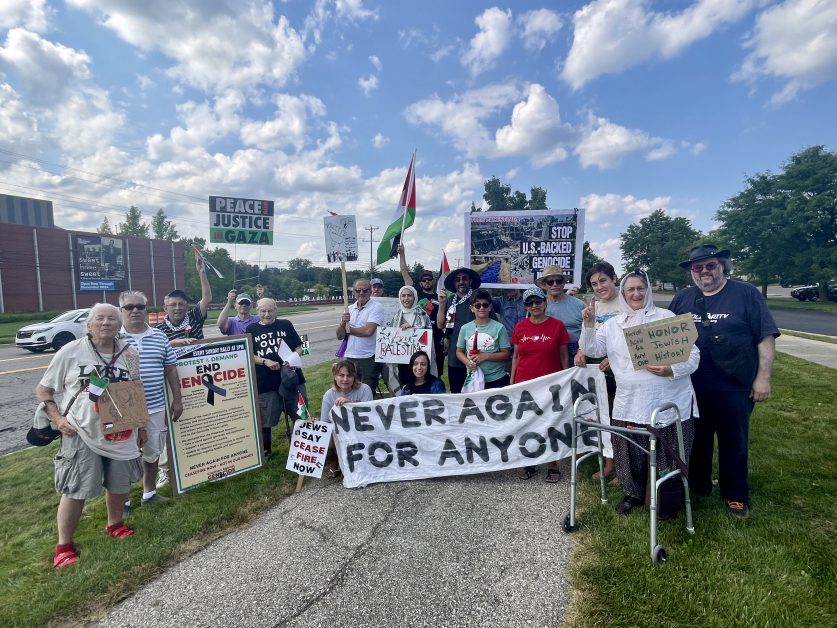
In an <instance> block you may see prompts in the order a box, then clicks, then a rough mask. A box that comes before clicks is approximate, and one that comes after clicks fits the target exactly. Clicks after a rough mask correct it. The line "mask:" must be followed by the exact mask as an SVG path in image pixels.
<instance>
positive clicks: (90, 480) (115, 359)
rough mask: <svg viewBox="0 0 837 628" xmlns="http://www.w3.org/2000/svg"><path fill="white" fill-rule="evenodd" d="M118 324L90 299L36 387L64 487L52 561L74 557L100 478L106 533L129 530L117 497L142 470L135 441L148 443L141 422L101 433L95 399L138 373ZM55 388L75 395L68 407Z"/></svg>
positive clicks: (111, 310) (108, 309)
mask: <svg viewBox="0 0 837 628" xmlns="http://www.w3.org/2000/svg"><path fill="white" fill-rule="evenodd" d="M121 327H122V319H121V318H120V315H119V309H118V308H117V307H116V306H114V305H109V304H107V303H97V304H96V305H94V306H93V307H92V308H91V310H90V315H89V316H88V319H87V335H86V336H85V337H84V338H79V339H78V340H74V341H73V342H70V343H68V344H66V345H65V346H64V347H62V348H61V350H60V351H59V352H58V353H56V354H55V357H54V358H53V359H52V362H50V363H49V366H48V367H47V370H46V372H45V373H44V376H43V378H42V379H41V382H40V383H39V384H38V386H37V387H36V388H35V395H36V397H37V398H38V401H40V402H42V403H43V404H44V406H43V407H44V411H45V412H46V414H47V416H48V417H49V420H50V421H51V422H52V424H53V425H54V426H55V427H56V429H58V431H60V432H61V449H60V450H59V452H58V454H57V455H56V456H55V490H56V491H57V492H58V493H59V494H60V495H61V501H59V503H58V516H57V519H58V545H57V546H56V548H55V558H54V559H53V561H52V564H53V566H54V567H55V568H56V569H61V568H62V567H67V566H69V565H72V564H73V563H75V562H77V561H78V550H77V549H76V547H75V545H74V544H73V535H74V533H75V531H76V527H78V523H79V521H80V520H81V515H82V511H83V509H84V502H85V500H87V499H90V498H93V497H96V496H98V495H100V494H101V493H102V487H103V486H104V489H105V506H106V507H107V513H108V515H107V517H108V519H107V526H106V527H105V534H107V535H108V536H111V537H113V538H115V539H124V538H127V537H129V536H132V535H133V534H134V531H133V530H132V529H131V528H129V527H128V526H126V525H125V523H124V521H123V520H122V517H123V514H122V504H124V503H125V500H126V499H127V497H128V493H129V492H130V490H131V484H133V483H134V482H136V481H137V480H139V479H140V478H142V458H141V457H140V451H139V448H140V447H142V446H143V444H145V439H146V434H145V428H139V429H137V430H134V429H129V430H124V431H122V432H115V433H110V434H105V433H104V431H103V421H102V417H101V416H99V402H98V399H99V394H102V395H107V394H108V393H107V385H108V384H111V383H115V382H119V381H127V380H132V379H139V376H140V369H139V366H140V362H139V354H137V352H136V350H135V349H134V348H133V347H131V346H130V345H129V344H127V343H126V342H125V341H124V340H118V339H117V337H118V336H119V330H120V329H121ZM91 380H93V383H92V384H91ZM101 386H104V391H102V388H101ZM60 393H64V399H65V400H66V399H70V398H71V397H72V398H73V399H74V401H73V402H72V404H71V405H69V404H68V405H69V409H65V410H64V412H65V413H66V414H61V410H59V409H58V405H57V404H56V402H55V395H56V394H60ZM97 393H99V394H97ZM65 403H66V402H65Z"/></svg>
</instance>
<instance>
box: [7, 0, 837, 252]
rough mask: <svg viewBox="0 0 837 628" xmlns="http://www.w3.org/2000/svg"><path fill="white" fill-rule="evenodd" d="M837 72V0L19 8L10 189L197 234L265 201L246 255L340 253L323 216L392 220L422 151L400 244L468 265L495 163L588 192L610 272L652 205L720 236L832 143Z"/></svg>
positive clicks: (160, 3) (203, 1)
mask: <svg viewBox="0 0 837 628" xmlns="http://www.w3.org/2000/svg"><path fill="white" fill-rule="evenodd" d="M835 79H837V2H834V1H833V0H784V1H780V0H774V1H770V0H659V1H656V2H655V1H651V0H647V1H643V0H595V1H593V2H575V1H563V2H554V3H545V2H528V1H521V0H518V1H516V2H514V3H508V4H495V3H490V2H476V1H473V2H471V1H461V2H451V1H450V0H447V1H444V2H443V1H436V0H425V1H424V2H421V3H417V2H409V3H408V2H395V1H392V2H378V3H374V2H370V1H368V0H328V1H325V0H320V1H315V2H303V1H301V0H289V1H287V2H278V1H277V2H269V1H266V0H250V1H246V0H227V1H225V0H182V1H179V2H175V1H174V0H145V1H143V2H135V1H134V0H65V1H63V2H54V1H53V2H50V1H47V0H4V2H3V3H0V192H4V193H9V194H17V195H23V196H37V197H42V198H49V199H51V200H53V202H54V205H55V213H56V224H57V225H58V226H62V227H65V228H72V229H87V230H94V229H95V228H96V226H97V225H99V224H100V223H101V222H102V219H103V218H104V217H105V216H108V218H109V219H110V221H111V222H112V223H116V222H119V221H120V220H122V219H124V213H125V210H126V209H127V207H128V206H130V205H136V206H138V207H140V209H142V210H143V213H144V215H145V216H147V217H149V218H150V216H151V214H153V213H154V212H156V210H157V209H158V208H159V207H163V208H164V209H165V211H166V213H167V214H168V215H169V217H171V218H173V219H174V220H175V222H176V224H177V227H178V230H179V232H180V234H181V235H185V236H195V235H197V236H201V237H204V238H206V237H208V200H207V198H208V196H209V195H228V196H241V197H249V198H261V199H271V200H274V201H275V202H276V211H277V214H278V215H279V219H278V220H277V227H276V236H275V244H274V246H272V247H262V248H257V247H250V246H238V247H237V248H236V250H235V253H236V255H237V257H238V258H240V259H247V260H249V261H251V262H256V261H261V263H263V264H265V263H266V264H269V265H277V264H282V263H283V262H287V261H288V260H290V259H292V258H294V257H306V258H309V259H311V260H312V261H314V263H316V264H323V265H325V256H324V252H323V248H324V242H323V228H322V216H323V215H325V214H326V212H327V211H328V210H331V211H335V212H338V213H347V214H355V215H356V216H357V221H358V228H359V230H360V237H361V240H364V239H367V238H368V232H365V231H363V229H364V228H365V227H367V226H377V227H381V229H379V231H377V232H375V237H380V235H381V233H382V232H383V227H385V226H386V224H387V223H388V221H389V218H390V216H391V214H392V212H393V210H394V207H395V205H396V203H397V200H398V197H399V194H400V190H401V185H402V183H403V180H404V175H405V172H406V168H407V165H408V163H409V159H410V154H411V153H412V151H413V150H414V149H416V150H417V154H418V168H417V175H418V179H417V184H416V188H417V193H418V210H417V221H416V225H415V226H414V227H413V228H412V229H411V230H410V231H408V234H407V238H406V244H407V247H408V259H409V261H411V262H412V261H413V260H416V259H417V260H420V261H422V262H423V263H424V264H425V265H428V266H430V267H433V268H435V267H437V266H438V264H439V258H440V255H441V250H442V249H443V248H444V249H445V250H446V252H447V255H448V258H449V260H450V261H451V263H455V262H456V260H457V259H460V258H462V251H463V241H464V237H463V232H462V229H463V227H462V225H463V221H462V214H463V213H464V212H466V211H467V210H468V208H470V205H471V202H472V201H475V202H476V204H477V205H478V206H479V205H481V204H482V193H483V181H484V180H485V179H486V178H489V177H491V176H494V175H496V176H498V177H500V179H501V180H502V181H504V182H506V183H508V184H510V185H511V186H512V188H513V189H519V190H522V191H526V192H527V193H528V191H529V189H530V188H531V187H532V186H541V187H543V188H545V189H546V190H547V192H548V196H547V200H548V204H549V206H550V207H551V208H556V209H565V208H571V207H583V208H585V209H586V210H587V229H586V239H588V240H590V241H591V244H592V246H593V249H594V250H595V251H596V252H597V253H598V254H599V255H601V256H603V257H605V258H607V259H608V260H610V261H612V262H613V263H614V264H615V265H617V266H618V265H619V264H620V261H621V260H620V259H619V234H620V233H621V232H622V231H624V230H625V228H626V227H627V226H628V225H629V224H631V223H632V222H635V221H637V220H639V219H641V218H642V217H644V216H646V215H648V214H649V213H651V212H652V211H654V210H655V209H657V208H663V209H664V210H665V211H666V212H667V213H669V214H671V215H674V216H685V217H687V218H689V219H690V220H691V221H692V222H693V224H694V226H695V227H697V228H699V229H701V230H704V231H705V230H708V229H710V228H711V227H712V226H713V223H712V217H713V215H714V213H715V211H716V210H717V209H718V207H719V206H720V204H721V203H723V201H724V200H725V199H726V198H728V197H730V196H732V195H733V194H735V193H736V192H738V191H740V190H741V189H742V186H743V181H744V178H745V176H747V175H748V174H754V173H756V172H760V171H764V170H774V171H775V170H778V169H780V168H781V164H782V162H783V161H784V160H785V159H787V158H788V157H789V156H790V155H791V154H792V153H794V152H796V151H798V150H801V149H802V148H804V147H806V146H810V145H813V144H825V145H826V146H827V147H828V148H829V149H830V150H835V143H837V142H835V134H837V130H835V129H837V125H835V117H834V116H835V114H834V112H835V111H837V97H836V96H837V89H836V88H835ZM368 247H369V243H368V242H366V243H364V242H361V260H360V261H359V262H358V263H357V266H368V263H369V262H368V259H364V253H363V251H365V250H368ZM388 265H389V266H392V267H395V262H389V263H388Z"/></svg>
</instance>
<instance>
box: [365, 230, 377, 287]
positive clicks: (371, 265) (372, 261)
mask: <svg viewBox="0 0 837 628" xmlns="http://www.w3.org/2000/svg"><path fill="white" fill-rule="evenodd" d="M364 228H365V229H366V230H367V231H368V232H369V280H370V281H371V280H372V275H374V274H375V258H374V257H373V253H372V245H373V244H374V243H375V240H374V239H373V238H372V232H373V231H377V230H378V229H380V227H373V226H371V225H370V226H369V227H364Z"/></svg>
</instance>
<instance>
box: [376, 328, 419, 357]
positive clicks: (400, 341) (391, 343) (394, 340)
mask: <svg viewBox="0 0 837 628" xmlns="http://www.w3.org/2000/svg"><path fill="white" fill-rule="evenodd" d="M416 351H424V352H425V353H427V355H433V354H432V351H433V331H432V330H430V329H423V328H416V327H411V328H410V329H401V328H400V327H378V329H376V330H375V362H385V363H387V364H409V363H410V358H411V357H412V356H413V354H414V353H415V352H416Z"/></svg>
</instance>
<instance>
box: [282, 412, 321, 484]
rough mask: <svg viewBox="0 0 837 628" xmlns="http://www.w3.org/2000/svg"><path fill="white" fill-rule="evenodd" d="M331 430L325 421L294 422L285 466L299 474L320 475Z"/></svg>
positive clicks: (316, 476) (317, 476)
mask: <svg viewBox="0 0 837 628" xmlns="http://www.w3.org/2000/svg"><path fill="white" fill-rule="evenodd" d="M331 430H332V425H331V423H327V422H326V421H297V422H296V423H294V429H293V433H292V434H291V446H290V448H289V449H288V463H287V465H285V468H286V469H287V470H288V471H293V472H294V473H297V474H299V475H310V476H311V477H315V478H319V477H322V475H323V468H324V467H325V459H326V454H327V453H328V445H329V443H330V442H331Z"/></svg>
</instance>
